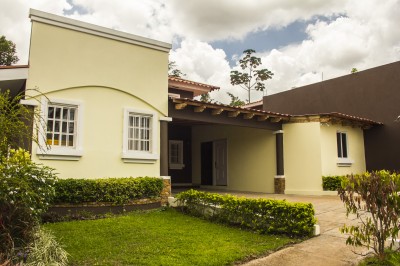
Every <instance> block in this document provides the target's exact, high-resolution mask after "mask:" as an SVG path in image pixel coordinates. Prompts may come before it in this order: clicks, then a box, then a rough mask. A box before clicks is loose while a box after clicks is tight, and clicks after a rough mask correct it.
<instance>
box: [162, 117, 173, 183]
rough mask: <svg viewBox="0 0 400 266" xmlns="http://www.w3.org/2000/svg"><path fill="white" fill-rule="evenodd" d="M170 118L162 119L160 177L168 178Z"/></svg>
mask: <svg viewBox="0 0 400 266" xmlns="http://www.w3.org/2000/svg"><path fill="white" fill-rule="evenodd" d="M170 121H172V119H171V118H170V117H164V118H162V119H160V175H161V176H168V122H170Z"/></svg>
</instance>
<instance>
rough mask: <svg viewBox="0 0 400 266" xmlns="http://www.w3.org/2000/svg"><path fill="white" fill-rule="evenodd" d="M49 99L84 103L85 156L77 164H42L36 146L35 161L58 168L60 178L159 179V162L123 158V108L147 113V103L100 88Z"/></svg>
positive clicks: (66, 93)
mask: <svg viewBox="0 0 400 266" xmlns="http://www.w3.org/2000/svg"><path fill="white" fill-rule="evenodd" d="M47 96H48V97H49V98H53V97H56V98H61V99H64V100H79V101H81V102H82V106H83V121H82V128H81V132H80V133H82V134H83V139H82V142H83V143H82V148H83V155H82V157H81V158H80V159H79V160H78V161H68V160H43V159H39V157H38V156H37V155H36V154H35V151H36V150H37V146H36V145H34V146H33V149H32V151H33V156H32V159H33V160H34V161H36V162H39V163H42V164H45V165H47V166H50V167H53V168H55V169H56V172H57V173H59V175H58V176H59V177H61V178H99V177H126V176H145V175H147V176H159V175H160V166H159V160H157V161H155V162H154V163H151V164H144V163H124V162H123V161H122V158H121V154H122V130H123V112H124V109H123V108H124V107H135V108H138V109H143V110H146V109H149V108H150V107H149V106H148V105H147V104H146V103H144V102H143V101H141V100H139V99H137V98H134V97H131V96H130V95H128V94H126V93H123V92H121V91H118V90H114V89H110V88H101V87H82V88H74V89H67V90H63V91H57V92H53V93H48V94H47ZM105 99H107V102H106V103H105ZM157 136H159V127H158V128H157ZM158 153H159V149H158Z"/></svg>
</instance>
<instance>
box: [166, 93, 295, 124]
mask: <svg viewBox="0 0 400 266" xmlns="http://www.w3.org/2000/svg"><path fill="white" fill-rule="evenodd" d="M172 102H173V104H174V108H175V110H184V109H188V108H189V107H192V109H193V112H194V113H202V112H205V111H207V110H209V111H210V113H211V115H212V116H222V115H225V116H227V117H230V118H236V117H237V118H241V119H245V120H255V121H258V122H265V121H268V122H270V123H279V122H281V121H282V122H283V121H289V119H290V115H287V114H280V113H274V112H269V111H263V110H258V109H249V108H243V107H232V106H228V105H222V104H215V103H206V102H201V101H196V100H190V99H179V98H174V99H172Z"/></svg>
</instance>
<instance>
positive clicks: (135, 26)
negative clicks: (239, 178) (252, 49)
mask: <svg viewBox="0 0 400 266" xmlns="http://www.w3.org/2000/svg"><path fill="white" fill-rule="evenodd" d="M72 4H73V5H75V9H73V10H76V7H77V6H78V7H81V8H82V9H83V10H84V11H86V12H76V11H75V12H74V13H73V14H71V15H69V17H72V18H75V19H79V20H83V21H86V22H89V23H94V24H97V25H101V26H105V27H110V28H114V29H117V30H122V31H126V32H129V33H133V34H137V35H142V36H145V37H150V38H154V39H158V40H162V41H167V42H170V41H171V40H172V39H174V40H182V43H181V45H180V48H178V49H176V50H175V51H171V60H173V61H176V63H177V65H178V67H179V68H180V69H181V70H182V71H183V72H185V73H186V74H187V78H189V79H193V80H195V81H199V82H205V83H209V84H212V85H216V86H220V87H221V88H222V89H221V91H220V92H213V93H212V95H213V96H214V97H216V98H217V100H219V101H224V102H227V101H228V100H229V97H228V96H227V95H226V91H231V92H233V93H234V94H235V95H239V96H240V97H241V98H242V99H246V98H247V96H246V91H244V90H242V89H240V88H239V87H238V86H234V87H232V86H231V85H230V79H229V73H230V70H231V68H230V66H229V64H228V60H227V58H226V54H225V53H224V51H223V50H220V49H214V48H213V47H212V46H210V45H209V44H207V41H211V40H230V41H235V39H241V38H245V36H246V35H248V34H250V33H252V32H253V33H254V32H257V31H260V30H264V29H269V28H272V27H274V28H278V29H281V30H284V27H285V26H287V25H289V24H290V23H292V22H294V21H299V20H301V21H309V20H310V18H313V19H314V20H315V18H319V17H320V18H324V17H325V18H326V17H329V18H330V19H328V20H326V19H323V20H321V21H316V22H313V23H311V22H310V25H308V27H307V30H306V34H307V35H308V38H307V39H306V40H304V41H302V42H301V43H298V44H291V45H288V46H286V47H282V48H279V49H273V50H271V51H265V52H264V53H260V54H258V56H260V57H261V58H262V60H263V67H266V68H268V69H270V70H271V71H273V72H274V73H275V75H274V77H273V79H272V80H268V81H267V83H266V87H267V92H268V94H271V93H276V92H279V91H282V90H286V89H290V88H292V87H298V86H301V85H305V84H307V83H310V82H316V81H320V80H321V78H322V72H323V76H324V79H328V78H332V77H336V76H339V75H345V74H349V73H350V70H351V68H353V67H356V68H357V69H358V70H363V69H366V68H370V67H374V66H378V65H381V64H385V63H389V62H393V61H397V60H400V27H399V26H398V25H400V16H399V15H398V14H400V0H385V1H378V0H363V1H358V0H326V1H323V0H304V1H292V0H271V1H257V0H248V1H241V0H229V1H228V0H220V1H212V0H202V1H195V0H193V1H178V0H142V1H140V0H137V1H126V0H115V1H106V0H72ZM71 7H72V6H71V5H70V4H69V3H68V1H67V0H32V1H26V0H2V3H1V8H0V25H1V27H0V35H5V36H6V37H7V38H8V39H10V40H12V41H13V42H15V43H16V45H17V50H18V56H19V57H20V59H21V60H20V64H25V63H27V57H28V47H29V35H30V22H29V18H28V14H29V8H35V9H39V10H42V11H46V12H50V13H54V14H58V15H63V14H65V10H71ZM78 9H79V8H78ZM339 14H340V15H341V16H339V17H338V15H339ZM314 20H312V21H314ZM238 52H240V51H238ZM261 97H262V93H254V94H253V95H252V99H253V100H257V99H259V98H261Z"/></svg>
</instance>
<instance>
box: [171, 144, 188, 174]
mask: <svg viewBox="0 0 400 266" xmlns="http://www.w3.org/2000/svg"><path fill="white" fill-rule="evenodd" d="M172 145H178V149H179V151H178V161H179V162H178V163H172V162H171V159H172V154H171V151H172ZM168 164H169V169H173V170H182V169H183V168H184V167H185V165H184V164H183V141H182V140H170V141H168Z"/></svg>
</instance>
